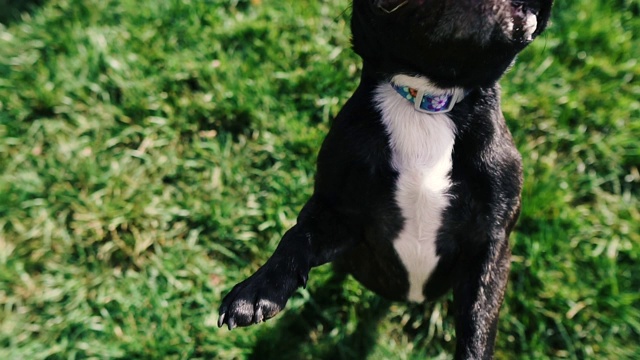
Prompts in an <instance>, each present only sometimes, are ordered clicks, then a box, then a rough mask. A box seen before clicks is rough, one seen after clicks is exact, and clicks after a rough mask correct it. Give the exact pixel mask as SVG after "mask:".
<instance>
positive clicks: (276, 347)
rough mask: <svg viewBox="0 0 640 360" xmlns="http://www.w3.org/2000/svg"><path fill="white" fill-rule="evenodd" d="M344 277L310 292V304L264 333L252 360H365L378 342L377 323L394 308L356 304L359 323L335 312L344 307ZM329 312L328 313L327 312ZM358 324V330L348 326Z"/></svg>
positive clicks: (380, 302)
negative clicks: (341, 305) (338, 307)
mask: <svg viewBox="0 0 640 360" xmlns="http://www.w3.org/2000/svg"><path fill="white" fill-rule="evenodd" d="M344 279H345V276H344V275H339V274H338V275H333V277H332V278H331V279H330V280H329V281H327V282H326V283H325V284H323V285H321V286H319V287H317V288H316V289H315V290H313V291H311V296H310V300H309V301H308V302H307V303H306V304H305V305H304V307H303V308H302V309H301V310H299V311H297V312H292V311H289V312H285V313H283V314H282V318H280V319H279V320H278V323H277V325H276V327H275V328H271V329H268V330H266V331H264V332H263V333H262V334H260V336H259V340H258V341H257V342H256V344H255V345H254V347H253V352H252V355H251V356H250V359H252V360H258V359H260V360H270V359H273V360H275V359H278V360H280V359H306V358H313V359H327V360H335V359H365V358H367V355H368V354H369V352H370V351H371V349H372V348H373V347H374V345H375V343H376V339H377V335H378V334H377V328H378V322H379V321H380V320H381V319H382V318H383V317H384V316H385V314H386V313H387V311H388V309H389V305H390V304H391V303H390V302H389V301H387V300H384V299H382V298H379V297H377V298H375V300H374V301H372V302H371V301H369V303H368V304H356V305H354V306H355V307H356V310H355V311H356V314H355V315H356V316H355V318H356V320H354V319H353V318H349V317H348V315H347V314H345V313H344V312H340V311H333V313H332V311H331V309H336V305H337V304H344V303H346V302H347V299H345V298H344V293H343V289H342V282H343V280H344ZM327 309H329V311H327ZM353 322H356V326H355V328H353V327H352V328H351V329H346V326H345V324H347V323H353Z"/></svg>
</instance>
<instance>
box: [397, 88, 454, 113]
mask: <svg viewBox="0 0 640 360" xmlns="http://www.w3.org/2000/svg"><path fill="white" fill-rule="evenodd" d="M391 85H392V86H393V88H394V89H395V90H396V92H398V94H400V95H401V96H402V97H403V98H405V99H407V100H409V101H410V102H411V103H413V104H414V105H415V108H416V110H417V111H420V112H424V113H428V114H444V113H448V112H449V111H451V109H453V106H454V105H455V104H456V103H458V102H460V101H462V99H463V98H464V96H465V93H464V92H462V91H453V92H449V93H443V94H438V95H434V94H427V93H425V91H424V90H417V89H415V88H412V87H410V86H406V85H398V84H396V83H394V82H392V83H391Z"/></svg>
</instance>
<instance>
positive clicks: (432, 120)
mask: <svg viewBox="0 0 640 360" xmlns="http://www.w3.org/2000/svg"><path fill="white" fill-rule="evenodd" d="M413 79H415V78H413ZM416 80H418V81H420V80H422V79H419V78H418V79H416ZM422 81H425V80H422ZM375 100H376V104H377V106H378V109H379V110H380V111H381V113H382V121H383V123H384V125H385V127H386V130H387V132H388V134H389V141H390V146H391V150H392V161H393V166H394V168H395V169H396V170H397V171H398V173H399V177H398V182H397V187H396V193H395V199H396V202H397V204H398V206H399V207H400V209H401V212H402V215H403V217H404V220H405V222H404V227H403V229H402V230H401V232H400V234H399V235H398V237H397V238H396V239H395V240H394V243H393V244H394V247H395V250H396V252H397V253H398V256H399V257H400V259H401V261H402V263H403V264H404V266H405V268H406V270H407V272H408V274H409V286H410V288H409V294H408V299H409V300H411V301H416V302H421V301H424V294H423V287H424V284H425V283H426V281H427V280H428V279H429V276H430V275H431V273H432V272H433V271H434V269H435V267H436V265H437V264H438V256H437V254H436V237H437V232H438V229H439V228H440V225H441V223H442V213H443V211H444V209H445V208H446V207H447V205H448V204H449V199H448V195H447V190H448V189H449V187H450V186H451V180H450V172H451V168H452V160H451V154H452V151H453V144H454V140H455V133H456V129H455V125H454V123H453V121H452V120H451V119H450V118H449V117H448V116H447V115H445V114H426V113H422V112H419V111H416V109H415V108H414V106H413V104H412V103H410V102H409V101H407V100H406V99H404V98H402V97H401V96H400V95H399V94H398V93H397V92H396V91H395V90H394V89H393V87H392V86H391V85H390V84H381V85H380V86H379V87H378V89H377V92H376V95H375Z"/></svg>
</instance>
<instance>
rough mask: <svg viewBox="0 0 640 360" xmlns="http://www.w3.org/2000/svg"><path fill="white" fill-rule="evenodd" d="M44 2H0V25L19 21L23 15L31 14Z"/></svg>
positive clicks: (33, 0) (39, 0) (34, 0)
mask: <svg viewBox="0 0 640 360" xmlns="http://www.w3.org/2000/svg"><path fill="white" fill-rule="evenodd" d="M45 1H46V0H0V23H1V24H4V25H10V24H12V23H14V22H17V21H20V18H21V16H22V14H23V13H29V14H30V13H33V11H35V10H36V9H37V8H38V7H40V6H42V5H43V4H44V3H45Z"/></svg>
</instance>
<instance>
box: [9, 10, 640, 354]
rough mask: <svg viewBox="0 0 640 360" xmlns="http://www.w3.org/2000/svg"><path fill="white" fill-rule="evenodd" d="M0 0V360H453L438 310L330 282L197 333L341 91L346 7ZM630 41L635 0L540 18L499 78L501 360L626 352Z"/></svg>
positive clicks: (633, 322)
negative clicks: (510, 173) (265, 316)
mask: <svg viewBox="0 0 640 360" xmlns="http://www.w3.org/2000/svg"><path fill="white" fill-rule="evenodd" d="M0 3H1V4H2V5H3V9H7V12H5V13H4V14H3V15H2V16H1V17H0V22H1V23H0V358H1V359H83V358H99V359H151V358H154V359H196V358H200V359H232V358H236V359H248V358H254V359H268V358H272V359H319V358H327V359H336V358H343V359H351V358H353V359H359V358H365V357H368V358H369V359H422V358H425V357H429V358H447V357H448V356H450V355H451V353H452V351H453V348H454V343H455V340H454V339H455V334H454V330H453V321H452V316H451V313H450V311H449V307H450V298H446V299H443V301H441V302H439V303H436V304H431V305H429V306H427V307H426V308H425V309H421V308H418V307H407V306H405V305H403V304H391V305H389V304H387V303H386V302H384V301H382V300H381V299H379V298H378V297H376V296H375V295H373V294H372V293H370V292H369V291H367V290H365V289H363V288H362V287H361V286H360V285H358V284H357V283H356V282H355V281H353V280H351V279H347V280H346V281H344V283H343V284H342V285H339V284H336V281H334V280H335V279H332V275H331V269H330V267H327V266H325V267H321V268H318V269H315V270H313V271H312V273H311V280H310V284H309V287H308V290H300V291H298V292H297V293H296V294H295V296H294V297H293V298H292V299H291V300H290V301H289V304H288V308H287V310H286V311H285V312H284V313H283V314H281V315H279V316H278V317H277V318H275V319H273V320H271V321H269V322H268V323H266V324H263V325H260V326H257V327H252V328H246V329H238V330H234V331H232V332H229V331H227V330H226V329H218V328H217V327H215V322H216V320H217V307H218V304H219V302H220V299H221V296H222V295H223V294H224V293H226V292H227V291H228V290H229V289H230V288H231V286H233V285H234V284H235V283H236V282H238V281H240V280H242V279H244V278H245V277H246V276H248V275H249V274H251V273H252V272H253V271H255V270H256V269H257V267H258V266H259V265H260V264H261V263H263V262H264V261H265V260H266V259H267V258H268V256H269V254H270V253H271V252H272V251H273V249H274V248H275V246H276V245H277V243H278V241H279V238H280V236H281V234H282V233H283V232H284V231H285V230H286V229H287V228H288V227H290V226H291V225H292V224H293V222H294V220H295V217H296V215H297V211H298V210H299V209H300V207H301V206H302V204H303V203H304V202H305V200H306V199H307V197H308V196H309V195H310V192H311V188H312V184H313V174H314V163H315V155H316V153H317V151H318V149H319V145H320V144H321V141H322V138H323V136H324V134H325V133H326V131H327V130H328V128H329V124H330V119H331V118H332V116H334V115H335V114H336V113H337V111H338V110H339V108H340V106H341V104H343V103H344V101H345V100H346V99H347V98H348V96H349V95H350V93H351V92H352V91H353V89H354V88H355V86H356V84H357V77H358V73H359V69H360V62H359V60H358V58H357V57H356V56H355V55H354V54H353V53H352V51H351V50H350V48H349V27H348V16H349V10H348V8H349V5H348V2H347V1H346V0H342V1H337V0H330V1H321V2H318V1H295V2H293V1H291V2H285V3H282V2H277V1H262V2H261V1H246V0H235V1H222V0H210V1H204V0H191V1H190V0H162V1H161V0H158V1H135V0H121V1H115V0H100V1H99V0H48V1H47V0H45V1H35V2H31V3H30V6H29V4H27V5H26V6H25V2H22V3H20V2H15V1H9V0H5V1H3V2H0ZM3 11H5V10H3ZM639 39H640V2H638V0H616V1H605V0H574V1H559V2H558V3H557V4H556V7H555V13H554V16H553V23H552V25H551V27H550V29H549V31H548V32H547V33H546V34H545V35H544V36H543V37H541V38H540V39H538V40H537V41H536V42H535V43H534V44H533V45H532V46H530V47H529V48H528V49H527V50H526V51H525V52H523V53H522V54H521V56H520V58H519V61H518V64H517V65H516V67H515V68H514V69H513V70H512V71H510V72H509V73H508V74H507V75H506V76H505V78H504V79H503V81H502V84H503V95H504V100H503V109H504V112H505V116H506V118H507V120H508V122H509V126H510V128H511V129H512V132H513V134H514V137H515V139H516V143H517V144H518V146H519V148H520V150H521V152H522V153H523V157H524V162H525V177H526V181H525V190H524V193H523V199H524V207H523V213H522V216H521V221H520V223H519V226H518V228H517V230H516V232H515V234H514V236H513V237H512V242H513V253H514V258H513V271H512V275H511V280H510V285H509V289H508V293H507V296H506V300H505V305H504V307H503V310H502V313H501V322H500V333H499V337H498V341H497V349H498V351H497V357H498V358H500V359H546V358H569V359H637V358H638V356H640V347H639V346H638V344H640V276H638V275H637V269H638V266H639V260H640V259H639V258H640V210H639V209H640V201H639V198H640V172H639V170H640V141H639V140H638V139H640V121H639V119H640V103H639V102H638V99H640V64H639V63H638V59H640V40H639Z"/></svg>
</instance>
